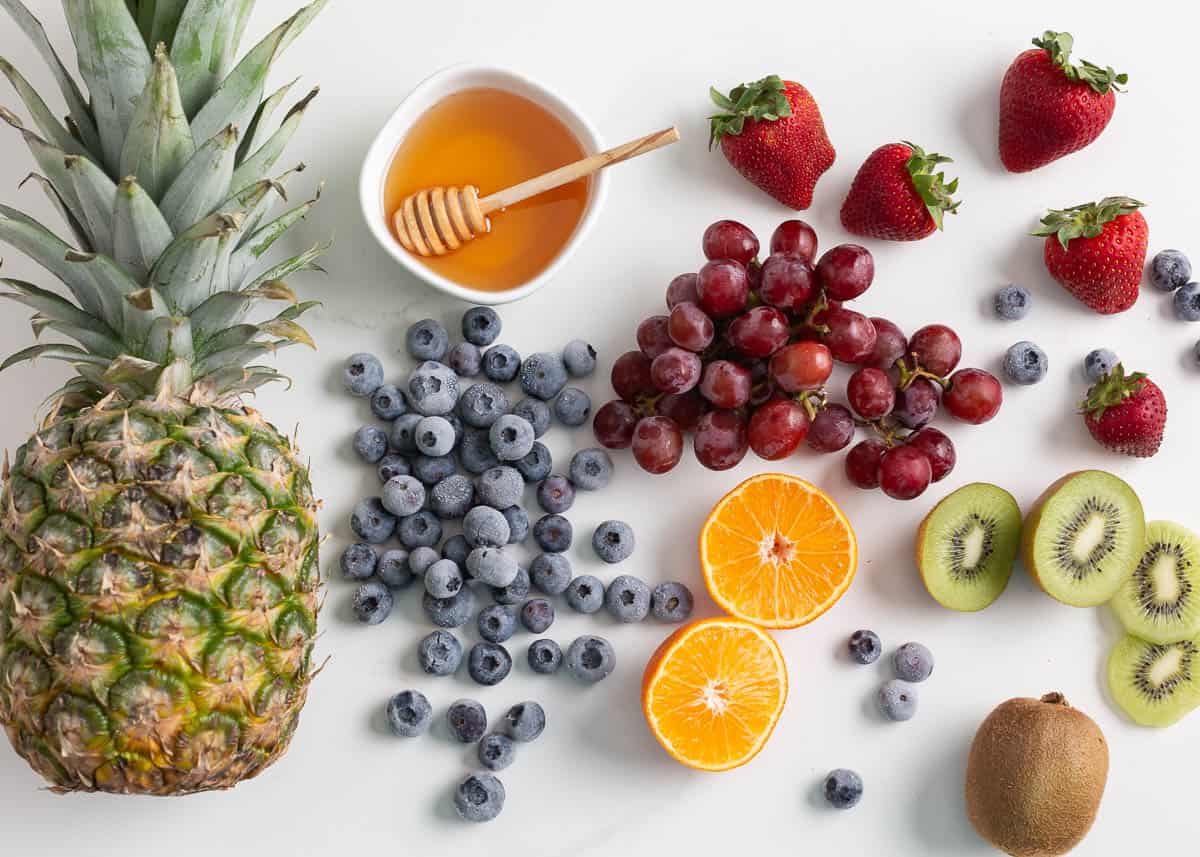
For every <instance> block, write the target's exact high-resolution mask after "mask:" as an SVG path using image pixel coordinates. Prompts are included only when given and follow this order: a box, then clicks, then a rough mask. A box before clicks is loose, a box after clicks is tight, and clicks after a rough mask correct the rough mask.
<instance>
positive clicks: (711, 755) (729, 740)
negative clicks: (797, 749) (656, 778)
mask: <svg viewBox="0 0 1200 857" xmlns="http://www.w3.org/2000/svg"><path fill="white" fill-rule="evenodd" d="M787 688H788V684H787V666H785V665H784V662H783V654H782V653H781V652H780V651H779V646H778V645H777V644H776V642H775V641H774V640H772V639H771V637H770V635H768V634H767V632H766V631H764V630H763V629H762V628H759V627H758V626H757V625H752V624H750V623H749V622H743V621H742V620H740V619H729V618H721V619H704V620H701V621H699V622H692V623H691V624H690V625H685V626H684V627H682V628H680V629H679V630H678V631H676V632H675V633H674V634H672V635H671V636H670V637H668V638H667V639H666V640H665V641H664V642H663V644H662V645H661V646H659V647H658V651H656V652H655V653H654V655H653V656H652V657H651V658H650V662H649V663H648V664H646V672H645V674H644V675H643V676H642V711H643V712H644V713H645V715H646V722H647V723H648V724H649V725H650V731H651V732H653V733H654V737H655V738H657V739H658V742H659V743H660V744H662V745H663V748H664V749H665V750H666V751H667V752H668V753H670V754H671V756H672V757H674V758H675V759H676V760H678V761H680V762H682V763H683V764H685V765H687V766H688V767H691V768H696V769H697V770H700V771H727V770H729V769H730V768H736V767H738V766H739V765H744V764H746V763H747V762H749V761H750V760H751V759H753V758H754V757H755V756H757V755H758V751H759V750H761V749H762V748H763V745H765V744H766V743H767V739H768V738H770V737H771V732H772V731H773V730H774V729H775V724H776V722H778V720H779V715H780V713H781V712H782V711H783V703H784V701H785V700H786V699H787Z"/></svg>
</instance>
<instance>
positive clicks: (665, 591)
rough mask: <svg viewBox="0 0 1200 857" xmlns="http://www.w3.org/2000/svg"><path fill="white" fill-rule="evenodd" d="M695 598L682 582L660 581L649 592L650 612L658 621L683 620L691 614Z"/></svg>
mask: <svg viewBox="0 0 1200 857" xmlns="http://www.w3.org/2000/svg"><path fill="white" fill-rule="evenodd" d="M694 604H695V599H693V598H692V590H690V589H688V588H687V587H686V586H684V585H683V584H682V583H677V582H675V581H671V582H668V583H660V584H659V585H658V586H656V587H654V591H653V592H651V593H650V612H651V613H653V614H654V618H655V619H657V620H659V621H660V622H683V621H685V620H686V619H687V618H688V616H691V615H692V607H693V605H694Z"/></svg>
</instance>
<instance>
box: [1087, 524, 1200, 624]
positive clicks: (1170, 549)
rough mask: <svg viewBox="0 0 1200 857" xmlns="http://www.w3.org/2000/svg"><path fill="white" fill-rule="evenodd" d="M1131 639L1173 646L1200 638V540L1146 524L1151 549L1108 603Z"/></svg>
mask: <svg viewBox="0 0 1200 857" xmlns="http://www.w3.org/2000/svg"><path fill="white" fill-rule="evenodd" d="M1109 603H1110V604H1111V605H1112V609H1113V612H1114V613H1115V614H1116V615H1117V618H1118V619H1120V620H1121V624H1122V625H1124V626H1125V630H1126V631H1128V632H1129V633H1131V634H1135V635H1137V636H1139V637H1141V638H1142V639H1143V640H1148V641H1149V642H1151V643H1174V642H1176V641H1178V640H1186V639H1189V638H1191V637H1194V636H1196V635H1197V634H1200V539H1198V538H1197V537H1196V535H1195V533H1193V532H1192V531H1191V530H1189V529H1188V528H1187V527H1184V526H1181V525H1179V524H1174V523H1171V522H1170V521H1152V522H1150V523H1149V524H1147V525H1146V547H1145V549H1144V550H1143V552H1142V558H1141V559H1140V560H1139V561H1138V564H1137V566H1136V567H1135V568H1134V570H1133V573H1132V574H1131V575H1129V577H1128V579H1126V581H1125V582H1124V583H1123V584H1121V588H1120V589H1118V590H1117V594H1116V595H1114V596H1113V600H1112V601H1111V602H1109Z"/></svg>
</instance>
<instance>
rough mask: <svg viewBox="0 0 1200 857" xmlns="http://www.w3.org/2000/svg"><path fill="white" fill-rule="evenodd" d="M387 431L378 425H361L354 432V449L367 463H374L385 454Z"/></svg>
mask: <svg viewBox="0 0 1200 857" xmlns="http://www.w3.org/2000/svg"><path fill="white" fill-rule="evenodd" d="M387 449H388V436H387V432H385V431H384V430H383V429H381V428H379V427H378V426H362V427H361V428H359V430H358V431H356V432H355V433H354V451H355V452H356V453H358V457H359V458H361V459H362V460H363V461H365V462H366V463H367V464H375V463H376V462H378V461H379V460H380V459H381V458H383V456H384V455H386V454H387Z"/></svg>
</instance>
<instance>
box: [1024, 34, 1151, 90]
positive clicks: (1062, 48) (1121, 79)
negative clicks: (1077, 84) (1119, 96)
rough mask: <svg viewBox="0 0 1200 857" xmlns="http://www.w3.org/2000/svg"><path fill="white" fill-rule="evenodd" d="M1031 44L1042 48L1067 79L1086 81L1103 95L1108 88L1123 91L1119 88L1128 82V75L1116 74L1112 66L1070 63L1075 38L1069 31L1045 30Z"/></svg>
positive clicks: (1085, 62)
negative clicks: (1102, 66)
mask: <svg viewBox="0 0 1200 857" xmlns="http://www.w3.org/2000/svg"><path fill="white" fill-rule="evenodd" d="M1033 44H1034V45H1035V46H1037V47H1039V48H1041V49H1042V50H1044V51H1045V52H1046V53H1047V54H1049V56H1050V61H1051V62H1052V63H1054V64H1055V65H1056V66H1058V67H1059V68H1060V69H1062V71H1063V74H1065V75H1066V76H1067V80H1077V81H1082V82H1083V83H1086V84H1087V85H1088V86H1090V87H1091V88H1092V89H1093V90H1095V91H1096V92H1098V93H1100V94H1101V95H1104V94H1106V93H1108V92H1109V91H1110V90H1112V91H1115V92H1123V91H1124V90H1122V89H1121V87H1122V86H1124V85H1125V84H1126V83H1128V82H1129V75H1127V74H1117V73H1116V72H1115V71H1113V68H1112V66H1105V67H1104V68H1101V67H1100V66H1098V65H1096V64H1095V63H1090V62H1088V61H1087V60H1080V61H1079V65H1073V64H1072V63H1071V48H1073V47H1074V45H1075V39H1074V38H1073V37H1072V36H1071V34H1070V33H1056V32H1055V31H1054V30H1046V32H1044V33H1042V37H1041V38H1040V39H1038V38H1035V39H1034V40H1033Z"/></svg>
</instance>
